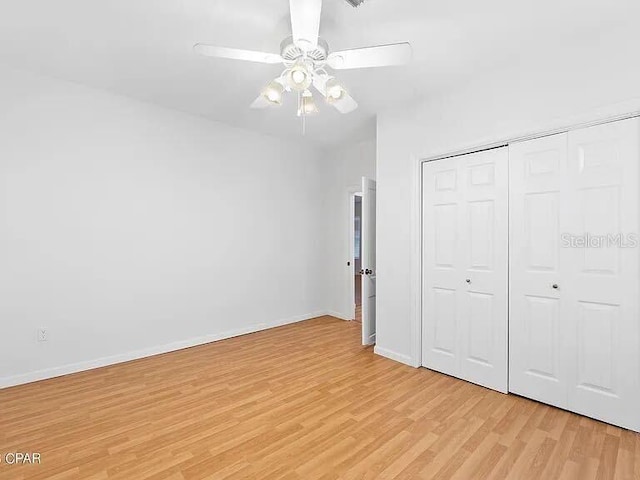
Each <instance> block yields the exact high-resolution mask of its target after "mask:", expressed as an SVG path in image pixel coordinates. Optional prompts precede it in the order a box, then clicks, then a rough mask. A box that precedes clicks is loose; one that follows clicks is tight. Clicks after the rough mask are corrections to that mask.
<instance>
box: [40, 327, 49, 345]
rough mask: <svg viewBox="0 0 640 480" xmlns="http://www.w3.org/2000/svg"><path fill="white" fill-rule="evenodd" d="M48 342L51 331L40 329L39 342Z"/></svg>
mask: <svg viewBox="0 0 640 480" xmlns="http://www.w3.org/2000/svg"><path fill="white" fill-rule="evenodd" d="M47 340H49V331H48V330H47V329H46V328H39V329H38V341H39V342H46V341H47Z"/></svg>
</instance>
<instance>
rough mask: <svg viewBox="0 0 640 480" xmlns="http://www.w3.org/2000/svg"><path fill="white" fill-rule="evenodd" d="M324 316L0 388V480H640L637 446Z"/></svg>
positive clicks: (617, 433)
mask: <svg viewBox="0 0 640 480" xmlns="http://www.w3.org/2000/svg"><path fill="white" fill-rule="evenodd" d="M359 339H360V325H358V324H356V323H354V322H343V321H339V320H335V319H331V318H320V319H316V320H311V321H308V322H304V323H299V324H296V325H292V326H287V327H282V328H278V329H273V330H269V331H265V332H262V333H258V334H253V335H249V336H245V337H239V338H235V339H231V340H227V341H223V342H218V343H215V344H211V345H206V346H202V347H196V348H192V349H189V350H183V351H180V352H176V353H172V354H167V355H162V356H157V357H153V358H148V359H144V360H139V361H135V362H131V363H128V364H123V365H118V366H113V367H108V368H103V369H100V370H94V371H90V372H84V373H80V374H76V375H71V376H67V377H63V378H59V379H53V380H48V381H44V382H40V383H35V384H31V385H25V386H20V387H15V388H10V389H6V390H1V391H0V453H3V452H9V451H16V450H17V451H36V452H40V453H41V454H42V461H43V463H42V465H40V466H27V467H12V466H8V465H6V464H5V463H4V462H3V463H1V464H0V479H3V480H4V479H11V480H19V479H26V478H28V479H34V480H35V479H47V480H60V479H82V480H91V479H94V480H95V479H126V480H137V479H153V480H159V479H168V480H182V479H203V478H208V479H222V478H229V479H231V478H234V479H269V480H271V479H304V480H307V479H315V478H320V479H336V478H341V479H390V478H399V479H412V478H426V479H443V478H457V479H482V478H511V479H527V478H531V479H544V480H546V479H553V478H574V479H579V480H584V479H591V478H594V479H595V478H597V479H604V478H621V479H640V438H639V437H640V436H639V435H636V434H634V433H631V432H629V431H626V430H621V429H619V428H615V427H612V426H608V425H606V424H604V423H600V422H596V421H594V420H589V419H587V418H583V417H580V416H578V415H574V414H571V413H568V412H564V411H561V410H558V409H555V408H552V407H549V406H545V405H542V404H539V403H536V402H533V401H529V400H526V399H523V398H519V397H516V396H506V395H501V394H499V393H495V392H492V391H489V390H486V389H484V388H481V387H477V386H474V385H471V384H469V383H465V382H462V381H459V380H456V379H453V378H450V377H447V376H444V375H440V374H437V373H434V372H430V371H427V370H425V369H419V370H418V369H413V368H410V367H407V366H404V365H400V364H398V363H395V362H392V361H390V360H387V359H384V358H381V357H378V356H375V355H374V354H373V352H372V350H371V349H368V348H367V349H365V348H362V347H361V346H360V345H359Z"/></svg>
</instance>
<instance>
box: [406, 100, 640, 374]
mask: <svg viewBox="0 0 640 480" xmlns="http://www.w3.org/2000/svg"><path fill="white" fill-rule="evenodd" d="M633 108H637V107H635V106H634V107H633ZM636 117H640V110H637V109H636V110H632V109H629V108H628V106H627V109H626V110H625V108H624V107H623V108H622V111H620V112H619V113H615V114H611V115H600V116H598V115H586V116H583V117H581V118H578V119H575V120H574V121H573V123H559V124H557V125H552V126H550V127H549V128H547V129H542V130H538V131H529V132H524V133H522V134H520V135H517V134H516V135H511V136H507V137H498V138H497V139H496V140H493V141H491V140H486V139H485V140H481V141H479V142H477V143H475V144H471V146H469V147H467V148H463V149H459V150H449V151H447V150H445V151H443V152H441V153H436V154H424V155H418V154H415V153H412V154H411V163H412V174H411V176H412V179H411V189H412V192H411V210H410V213H411V220H412V221H411V232H410V241H411V248H410V252H409V256H410V259H411V270H410V272H409V273H410V282H411V292H410V295H411V302H410V311H409V314H410V321H411V344H410V348H411V351H410V360H409V365H411V366H412V367H416V368H419V367H421V366H422V310H423V305H422V228H423V222H422V216H423V212H422V195H423V185H422V166H423V164H424V163H426V162H433V161H437V160H444V159H446V158H451V157H458V156H460V155H467V154H470V153H476V152H481V151H484V150H491V149H494V148H500V147H508V146H509V145H510V144H512V143H516V142H524V141H527V140H534V139H536V138H542V137H547V136H550V135H557V134H559V133H567V132H570V131H572V130H578V129H582V128H588V127H593V126H596V125H602V124H605V123H611V122H617V121H620V120H627V119H629V118H636Z"/></svg>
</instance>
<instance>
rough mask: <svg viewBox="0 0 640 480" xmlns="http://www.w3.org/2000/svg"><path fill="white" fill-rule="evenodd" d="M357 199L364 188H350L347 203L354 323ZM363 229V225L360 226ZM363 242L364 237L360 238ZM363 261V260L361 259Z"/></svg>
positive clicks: (351, 314) (350, 289)
mask: <svg viewBox="0 0 640 480" xmlns="http://www.w3.org/2000/svg"><path fill="white" fill-rule="evenodd" d="M356 197H360V198H362V187H350V188H349V190H348V194H347V199H348V200H347V201H348V202H349V225H348V230H347V231H348V232H349V260H347V261H348V262H351V265H350V267H349V268H347V275H348V276H349V278H348V279H347V282H346V283H347V286H348V288H349V295H348V296H347V298H348V299H349V321H354V320H355V319H356V280H355V277H356V262H355V255H356V252H355V245H354V242H353V240H354V238H355V236H356V233H355V231H356V230H355V223H356V220H355V219H356V212H355V201H356ZM360 228H361V229H362V224H361V225H360ZM360 241H362V237H361V238H360ZM360 260H361V261H362V259H360Z"/></svg>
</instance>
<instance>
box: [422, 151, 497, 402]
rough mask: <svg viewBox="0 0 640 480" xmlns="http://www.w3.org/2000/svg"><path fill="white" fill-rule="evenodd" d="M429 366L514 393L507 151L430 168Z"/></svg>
mask: <svg viewBox="0 0 640 480" xmlns="http://www.w3.org/2000/svg"><path fill="white" fill-rule="evenodd" d="M423 215H424V219H423V228H424V232H423V319H422V321H423V342H422V343H423V365H424V366H425V367H427V368H431V369H433V370H437V371H440V372H443V373H446V374H449V375H453V376H456V377H459V378H463V379H465V380H468V381H470V382H474V383H477V384H479V385H483V386H486V387H488V388H492V389H495V390H498V391H501V392H506V391H507V377H508V374H507V304H508V299H507V294H508V285H507V268H508V156H507V149H506V148H500V149H494V150H488V151H484V152H478V153H473V154H469V155H463V156H459V157H454V158H449V159H444V160H439V161H435V162H429V163H426V164H425V165H424V167H423Z"/></svg>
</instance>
